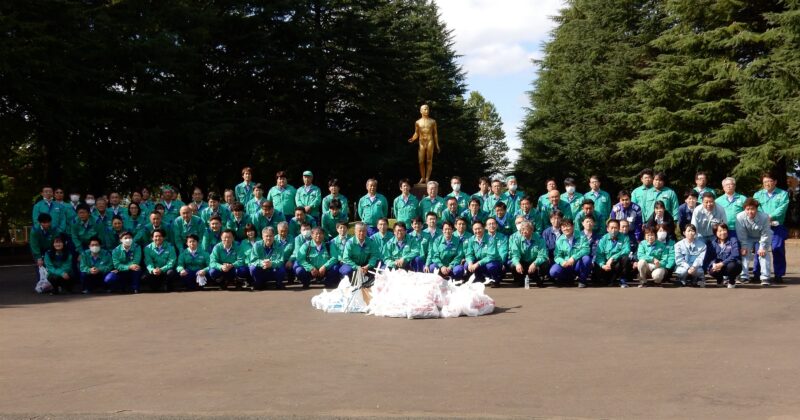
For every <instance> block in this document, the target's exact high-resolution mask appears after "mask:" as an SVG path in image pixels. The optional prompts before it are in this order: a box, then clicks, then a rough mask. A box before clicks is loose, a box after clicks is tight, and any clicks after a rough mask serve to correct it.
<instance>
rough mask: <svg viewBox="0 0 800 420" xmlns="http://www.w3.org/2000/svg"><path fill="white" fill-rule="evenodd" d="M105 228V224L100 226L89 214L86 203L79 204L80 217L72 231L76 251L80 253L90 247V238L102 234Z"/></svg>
mask: <svg viewBox="0 0 800 420" xmlns="http://www.w3.org/2000/svg"><path fill="white" fill-rule="evenodd" d="M51 225H52V223H51ZM104 229H105V226H98V225H97V224H96V223H95V222H94V220H92V218H91V217H90V216H89V207H88V206H87V205H86V204H81V205H80V206H78V217H77V219H76V220H75V223H73V224H72V231H71V232H70V236H71V238H72V245H73V246H74V247H75V251H76V252H78V253H80V252H83V251H84V250H86V249H88V248H89V240H90V239H91V238H93V237H95V236H98V237H100V236H102V235H103V232H104Z"/></svg>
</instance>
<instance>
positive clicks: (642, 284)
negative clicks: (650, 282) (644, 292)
mask: <svg viewBox="0 0 800 420" xmlns="http://www.w3.org/2000/svg"><path fill="white" fill-rule="evenodd" d="M646 287H648V286H647V281H645V280H642V281H641V282H640V283H639V288H640V289H644V288H646Z"/></svg>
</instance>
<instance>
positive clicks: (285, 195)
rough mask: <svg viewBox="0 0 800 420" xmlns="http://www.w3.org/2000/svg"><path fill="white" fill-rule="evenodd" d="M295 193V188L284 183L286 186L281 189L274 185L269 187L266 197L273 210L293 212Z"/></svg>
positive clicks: (284, 212) (295, 206) (285, 212)
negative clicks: (270, 202)
mask: <svg viewBox="0 0 800 420" xmlns="http://www.w3.org/2000/svg"><path fill="white" fill-rule="evenodd" d="M296 194H297V190H296V189H294V187H293V186H291V185H289V184H286V187H285V188H283V189H280V188H278V186H277V185H276V186H274V187H272V188H270V190H269V193H268V194H267V199H268V200H270V201H272V205H273V206H274V207H275V210H277V211H279V212H281V213H283V214H294V209H295V208H297V205H296V204H295V203H294V196H295V195H296Z"/></svg>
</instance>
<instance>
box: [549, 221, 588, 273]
mask: <svg viewBox="0 0 800 420" xmlns="http://www.w3.org/2000/svg"><path fill="white" fill-rule="evenodd" d="M586 255H589V241H588V240H587V239H586V235H582V234H581V235H575V224H574V223H573V222H572V220H570V219H564V220H562V221H561V236H559V237H558V239H557V240H556V250H555V253H554V258H553V260H554V264H553V266H552V267H550V278H552V279H553V281H554V282H556V285H559V286H561V285H571V284H572V282H573V281H575V277H577V278H578V287H580V288H584V287H586V279H587V278H588V277H589V272H590V271H591V269H592V266H591V265H590V264H586V263H584V259H583V257H585V256H586Z"/></svg>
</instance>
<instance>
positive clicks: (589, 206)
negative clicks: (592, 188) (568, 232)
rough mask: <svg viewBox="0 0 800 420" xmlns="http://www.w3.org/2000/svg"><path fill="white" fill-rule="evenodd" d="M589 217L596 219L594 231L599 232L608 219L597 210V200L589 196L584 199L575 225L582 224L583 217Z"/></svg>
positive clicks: (576, 216)
mask: <svg viewBox="0 0 800 420" xmlns="http://www.w3.org/2000/svg"><path fill="white" fill-rule="evenodd" d="M584 197H585V196H584ZM587 217H591V218H592V219H594V226H593V228H594V232H595V233H598V234H599V233H600V232H601V231H602V229H603V226H604V225H605V222H606V219H604V218H603V215H602V214H600V212H598V211H597V210H595V202H594V201H592V200H591V199H589V198H585V199H584V200H583V203H582V205H581V211H580V212H579V213H577V214H576V215H575V220H574V222H575V226H581V225H582V224H583V219H585V218H587Z"/></svg>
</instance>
